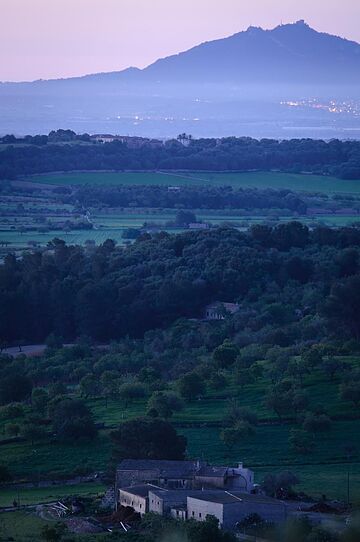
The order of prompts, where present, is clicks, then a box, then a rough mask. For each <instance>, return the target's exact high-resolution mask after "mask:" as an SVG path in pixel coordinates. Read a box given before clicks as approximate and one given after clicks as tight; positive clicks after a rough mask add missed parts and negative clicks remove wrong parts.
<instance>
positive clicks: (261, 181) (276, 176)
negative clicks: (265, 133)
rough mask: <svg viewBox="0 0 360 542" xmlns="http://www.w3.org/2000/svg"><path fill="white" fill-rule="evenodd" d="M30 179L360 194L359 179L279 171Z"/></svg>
mask: <svg viewBox="0 0 360 542" xmlns="http://www.w3.org/2000/svg"><path fill="white" fill-rule="evenodd" d="M29 180H31V181H33V182H36V183H44V184H55V185H81V184H102V185H104V184H106V185H121V184H130V185H132V184H134V185H146V184H148V185H151V184H152V185H165V186H168V185H171V186H184V185H185V186H186V185H208V184H210V185H213V186H224V185H227V186H233V187H236V188H242V187H244V188H245V187H253V188H289V189H292V190H295V191H304V192H323V193H326V194H331V193H349V194H359V193H360V182H359V181H357V180H351V181H345V180H342V179H337V178H335V177H324V176H322V175H302V174H293V173H278V172H263V171H256V172H246V173H231V172H229V173H217V172H209V173H207V172H206V173H201V172H191V171H189V172H187V171H186V172H179V173H165V172H164V173H162V172H155V173H144V172H139V173H111V172H89V173H86V172H85V173H84V172H79V173H76V172H75V173H54V174H46V175H34V176H32V177H30V178H29Z"/></svg>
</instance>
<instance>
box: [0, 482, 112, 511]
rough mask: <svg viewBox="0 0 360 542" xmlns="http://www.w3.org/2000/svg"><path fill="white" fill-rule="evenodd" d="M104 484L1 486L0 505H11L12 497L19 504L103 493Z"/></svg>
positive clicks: (24, 504)
mask: <svg viewBox="0 0 360 542" xmlns="http://www.w3.org/2000/svg"><path fill="white" fill-rule="evenodd" d="M104 491H105V486H104V485H103V484H101V483H98V482H89V483H86V484H85V483H84V484H77V485H64V486H60V485H59V486H52V487H40V488H36V487H35V488H30V489H27V488H19V489H17V488H2V489H0V507H1V506H3V507H8V506H12V504H13V501H14V499H15V500H16V501H19V500H20V504H21V506H26V505H32V504H39V503H47V502H53V501H58V500H60V499H64V498H65V497H69V496H75V495H76V496H78V497H80V496H82V497H85V496H93V495H98V494H99V493H100V494H101V493H103V492H104Z"/></svg>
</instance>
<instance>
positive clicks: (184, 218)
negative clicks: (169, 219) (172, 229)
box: [175, 210, 196, 226]
mask: <svg viewBox="0 0 360 542" xmlns="http://www.w3.org/2000/svg"><path fill="white" fill-rule="evenodd" d="M195 222H196V216H195V214H194V213H193V212H192V211H184V210H181V211H178V212H177V214H176V217H175V223H176V224H177V225H178V226H188V225H189V224H193V223H195Z"/></svg>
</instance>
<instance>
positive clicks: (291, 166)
mask: <svg viewBox="0 0 360 542" xmlns="http://www.w3.org/2000/svg"><path fill="white" fill-rule="evenodd" d="M60 132H61V134H60V136H61V137H60V136H58V137H54V136H52V137H50V136H49V137H47V136H36V137H27V138H25V139H23V140H16V138H14V137H13V136H6V137H4V138H2V143H3V145H4V148H3V149H1V145H0V150H1V152H0V179H14V178H16V177H19V176H22V175H29V174H35V173H47V172H52V171H73V170H87V171H89V170H90V171H91V170H155V169H165V170H177V169H179V170H207V171H224V170H228V171H249V170H265V171H269V170H273V169H277V170H280V171H291V172H302V171H305V172H312V173H321V174H324V175H330V174H331V175H335V176H338V177H341V178H343V179H359V178H360V142H357V141H339V140H332V141H330V142H328V143H327V142H325V141H321V140H312V139H293V140H289V141H277V140H272V139H262V140H256V139H251V138H235V137H230V138H223V139H198V140H187V141H188V143H189V145H187V146H184V145H183V144H182V143H181V142H180V141H178V140H169V141H167V142H165V143H164V144H162V143H161V142H160V141H155V144H154V141H153V140H144V141H142V143H141V145H139V144H137V145H133V144H131V138H130V139H129V141H128V142H121V141H116V140H115V141H113V142H111V143H106V144H100V143H90V138H89V136H88V135H87V134H85V135H83V136H76V135H75V133H73V132H71V131H70V130H68V131H64V130H62V131H60ZM64 132H65V134H66V137H65V138H64V136H63V135H62V134H63V133H64Z"/></svg>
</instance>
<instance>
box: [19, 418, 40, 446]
mask: <svg viewBox="0 0 360 542" xmlns="http://www.w3.org/2000/svg"><path fill="white" fill-rule="evenodd" d="M22 434H23V437H24V438H26V439H27V440H30V441H31V446H34V442H35V441H36V440H40V439H41V438H43V437H44V436H45V431H44V430H43V428H42V427H41V426H39V425H36V424H34V423H28V424H26V425H24V426H23V428H22Z"/></svg>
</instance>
